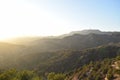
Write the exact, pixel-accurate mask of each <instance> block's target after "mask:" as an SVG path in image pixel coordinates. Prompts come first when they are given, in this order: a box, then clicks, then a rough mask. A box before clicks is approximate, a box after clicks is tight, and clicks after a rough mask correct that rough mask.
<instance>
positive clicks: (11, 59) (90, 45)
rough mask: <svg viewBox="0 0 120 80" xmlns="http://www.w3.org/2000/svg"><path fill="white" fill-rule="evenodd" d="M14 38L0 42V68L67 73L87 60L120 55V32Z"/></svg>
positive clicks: (97, 31)
mask: <svg viewBox="0 0 120 80" xmlns="http://www.w3.org/2000/svg"><path fill="white" fill-rule="evenodd" d="M16 40H17V41H16V42H11V43H5V42H4V43H3V42H1V43H0V69H8V68H16V69H19V70H22V69H27V70H35V71H36V72H37V73H39V74H41V75H43V74H45V73H49V72H56V73H58V72H59V73H61V72H62V73H69V72H70V71H73V70H76V69H78V68H81V67H83V65H87V64H89V63H90V62H91V61H93V62H96V61H100V62H102V61H103V60H104V59H106V58H108V59H112V58H115V57H117V56H119V55H120V32H102V31H99V30H84V31H77V32H71V33H70V34H67V35H64V37H61V36H58V37H42V38H41V37H28V38H18V39H16ZM17 42H18V44H17ZM79 72H81V71H79ZM76 73H77V72H76ZM73 75H74V74H73ZM71 76H72V75H71ZM69 77H70V76H69Z"/></svg>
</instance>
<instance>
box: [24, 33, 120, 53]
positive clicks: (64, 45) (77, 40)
mask: <svg viewBox="0 0 120 80" xmlns="http://www.w3.org/2000/svg"><path fill="white" fill-rule="evenodd" d="M118 42H120V33H112V34H111V35H108V34H87V35H80V34H74V35H71V36H67V37H64V38H42V39H37V40H33V41H31V42H29V43H28V44H27V45H26V46H28V47H27V48H26V49H24V52H25V53H29V52H30V53H33V52H34V53H38V52H49V51H60V50H67V49H68V50H69V49H73V50H82V49H86V48H92V47H97V46H100V45H105V44H109V43H118ZM27 51H29V52H27Z"/></svg>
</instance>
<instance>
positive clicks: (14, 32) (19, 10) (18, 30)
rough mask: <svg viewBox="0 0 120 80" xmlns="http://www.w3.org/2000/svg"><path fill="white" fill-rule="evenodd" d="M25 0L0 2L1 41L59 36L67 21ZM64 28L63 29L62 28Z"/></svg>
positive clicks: (3, 0)
mask: <svg viewBox="0 0 120 80" xmlns="http://www.w3.org/2000/svg"><path fill="white" fill-rule="evenodd" d="M24 1H25V0H21V1H20V0H0V39H7V38H12V37H19V36H34V35H36V36H39V35H42V36H47V35H48V36H49V35H59V34H61V33H64V32H65V31H66V28H65V27H64V26H65V25H66V26H67V23H68V22H67V21H65V20H62V19H60V18H58V17H56V16H55V15H54V14H52V13H51V12H48V11H47V10H45V9H44V8H43V6H38V5H34V4H31V3H29V2H24ZM62 26H63V27H62Z"/></svg>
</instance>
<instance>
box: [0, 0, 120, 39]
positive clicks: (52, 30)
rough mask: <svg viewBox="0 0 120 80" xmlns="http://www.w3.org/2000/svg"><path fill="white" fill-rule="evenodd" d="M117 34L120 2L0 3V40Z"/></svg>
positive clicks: (7, 0) (16, 0) (56, 0)
mask: <svg viewBox="0 0 120 80" xmlns="http://www.w3.org/2000/svg"><path fill="white" fill-rule="evenodd" d="M84 29H99V30H102V31H120V0H0V39H7V38H13V37H19V36H20V37H21V36H56V35H60V34H64V33H69V32H71V31H79V30H84Z"/></svg>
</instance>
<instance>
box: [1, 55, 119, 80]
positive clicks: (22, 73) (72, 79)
mask: <svg viewBox="0 0 120 80" xmlns="http://www.w3.org/2000/svg"><path fill="white" fill-rule="evenodd" d="M105 78H106V79H108V80H113V79H117V78H118V79H119V78H120V56H117V57H116V58H112V59H107V58H106V59H104V60H102V61H95V62H90V63H89V64H86V65H84V66H82V67H79V68H78V69H75V70H73V71H70V72H66V73H55V72H50V73H45V74H44V75H40V74H38V73H37V72H35V71H28V70H19V71H18V70H16V69H10V70H6V71H4V70H1V71H0V80H77V79H78V80H104V79H105Z"/></svg>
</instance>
